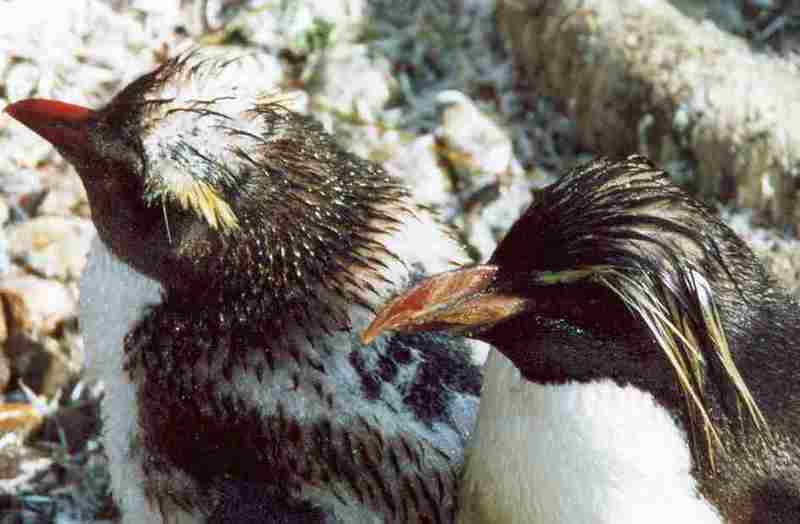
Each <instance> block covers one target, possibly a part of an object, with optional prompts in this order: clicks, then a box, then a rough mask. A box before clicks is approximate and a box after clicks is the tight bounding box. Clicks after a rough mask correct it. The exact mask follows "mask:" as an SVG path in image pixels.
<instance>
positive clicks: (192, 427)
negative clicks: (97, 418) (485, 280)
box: [6, 52, 480, 524]
mask: <svg viewBox="0 0 800 524" xmlns="http://www.w3.org/2000/svg"><path fill="white" fill-rule="evenodd" d="M237 64H238V62H237V61H230V60H224V59H218V58H209V57H208V56H205V55H204V53H202V52H194V53H189V54H186V55H182V56H180V57H178V58H175V59H172V60H170V61H168V62H166V63H165V64H164V65H162V66H160V67H159V68H158V69H156V70H155V71H153V72H152V73H149V74H146V75H144V76H142V77H141V78H139V79H138V80H136V81H134V82H133V83H131V84H130V85H129V86H127V87H126V88H125V89H123V90H122V91H121V92H120V93H119V94H118V95H117V96H116V97H115V98H114V99H113V100H111V102H109V103H108V104H107V105H106V106H105V107H103V108H102V109H99V110H97V111H92V110H88V109H85V108H81V107H78V106H71V105H68V104H63V103H60V102H52V101H46V100H27V101H22V102H18V103H15V104H13V105H11V106H9V107H8V108H7V109H6V111H7V112H9V113H10V114H11V115H12V116H14V117H15V118H17V119H18V120H20V121H21V122H23V123H24V124H26V125H27V126H29V127H30V128H32V129H33V130H34V131H36V132H37V133H39V134H40V135H41V136H43V137H44V138H46V139H48V140H49V141H51V142H52V143H53V144H54V145H55V146H56V147H57V148H58V150H59V151H60V152H61V153H62V154H63V155H64V156H65V157H66V158H67V159H68V160H69V161H70V162H71V163H72V164H73V165H74V166H75V167H76V168H77V170H78V173H79V175H80V176H81V178H82V180H83V182H84V185H85V186H86V190H87V194H88V197H89V202H90V205H91V208H92V216H93V221H94V223H95V225H96V226H97V230H98V233H99V237H100V239H101V241H102V244H101V245H98V246H97V249H96V250H95V251H94V252H93V254H92V259H91V260H90V264H89V270H87V275H86V276H85V277H84V279H83V281H82V284H81V292H82V298H81V301H82V311H81V323H82V326H83V329H84V331H85V333H86V336H87V340H88V341H89V345H90V346H93V347H92V348H91V349H93V350H94V351H95V352H97V353H98V354H100V355H101V356H102V358H98V359H97V360H98V362H99V364H98V371H97V373H98V374H99V375H100V378H103V379H104V380H106V381H107V382H108V383H109V386H108V387H107V393H106V399H105V400H104V404H103V406H104V414H105V416H106V434H105V443H106V448H107V451H108V453H109V456H110V462H111V471H112V481H113V484H114V489H115V495H116V497H117V499H118V501H119V502H120V503H121V505H122V506H123V508H122V509H123V521H124V522H126V523H133V522H148V521H152V520H157V519H159V518H160V519H162V520H164V521H165V522H166V521H170V522H171V521H173V520H175V519H178V520H180V519H185V520H180V521H181V522H184V521H191V522H215V523H219V522H251V523H256V522H261V523H265V524H266V523H273V522H276V523H277V522H374V521H382V522H445V523H446V522H451V521H452V520H453V518H454V514H455V510H456V507H457V500H456V493H455V491H456V490H455V483H456V478H457V475H458V472H459V471H460V465H461V462H462V448H463V444H464V441H465V439H466V436H467V434H468V432H469V429H470V428H471V424H472V421H473V419H474V415H475V414H476V411H477V394H478V389H479V387H480V372H479V369H478V367H477V366H476V365H475V364H474V363H473V362H472V360H471V358H470V351H471V350H470V348H469V347H468V346H467V345H465V343H463V342H460V341H457V340H455V339H451V338H447V337H441V336H436V337H431V336H422V337H420V336H398V337H388V338H387V339H385V340H379V341H377V342H376V343H375V344H374V348H375V350H376V351H373V352H362V351H360V349H361V343H360V340H359V338H358V336H357V334H356V333H354V332H353V330H358V329H361V328H363V327H364V325H365V324H366V323H367V322H368V321H369V319H371V318H372V316H373V313H372V310H373V308H374V306H375V305H376V304H377V302H378V301H379V300H380V299H381V297H382V296H385V295H386V293H387V292H388V290H389V289H390V287H391V286H393V285H403V284H405V283H408V282H410V281H411V280H412V279H414V278H419V277H420V276H421V274H424V273H427V272H430V271H433V270H441V269H443V268H445V267H446V264H447V260H448V259H449V258H451V257H457V256H458V255H459V250H458V249H457V246H456V245H455V243H454V242H452V240H451V239H450V238H449V237H448V235H447V234H446V233H445V232H444V231H443V230H442V229H441V226H440V225H439V224H438V223H437V222H436V221H435V220H433V219H432V217H431V216H430V214H429V213H428V211H427V210H424V209H421V208H419V207H417V206H415V205H414V203H413V202H412V201H411V199H410V198H409V195H408V192H407V191H406V189H405V188H404V187H403V185H402V183H400V182H399V181H398V180H396V179H394V178H392V177H390V176H389V175H387V174H386V173H385V172H384V171H383V170H382V169H381V168H380V167H379V166H377V165H375V164H373V163H370V162H367V161H365V160H363V159H360V158H358V157H356V156H354V155H352V154H350V153H348V152H346V151H345V150H344V149H343V148H342V147H340V146H339V145H338V144H337V143H336V142H335V140H334V139H333V138H332V137H331V136H330V135H328V134H327V133H325V132H324V130H323V129H322V127H321V126H320V124H319V123H318V122H316V121H315V120H313V119H312V118H310V117H307V116H303V115H301V114H298V113H296V112H294V111H292V110H290V109H289V108H288V107H287V106H288V102H287V101H286V100H282V99H281V98H280V97H276V96H269V95H265V94H264V93H261V92H258V90H253V89H249V87H253V86H249V87H248V85H249V83H250V82H251V79H250V80H248V79H243V78H241V77H239V78H238V83H237V82H236V81H234V82H233V83H231V81H230V78H229V79H228V81H227V82H226V81H225V80H224V78H225V76H226V74H228V73H229V71H230V68H234V67H237ZM229 76H230V75H229ZM415 228H416V229H415ZM418 233H419V234H418ZM415 236H422V237H424V240H421V241H422V242H426V243H427V245H426V246H425V248H426V250H430V249H431V248H432V247H433V248H435V251H433V252H431V251H425V252H424V253H421V254H417V253H416V251H415V248H414V245H413V243H414V242H415V241H416V239H415V238H414V237H415ZM430 242H434V245H433V246H431V245H430ZM436 243H441V244H440V245H438V246H437V245H436ZM108 251H110V254H108V253H107V252H108ZM92 261H94V262H92ZM139 285H141V286H143V287H144V288H146V289H148V290H150V289H153V288H156V289H157V290H158V292H159V293H160V296H161V299H160V300H157V301H156V302H155V303H148V302H147V300H148V299H147V298H146V297H150V296H152V293H151V294H150V295H146V296H145V294H141V296H140V294H137V293H136V292H135V291H136V289H137V287H138V286H139ZM119 296H124V297H126V299H125V300H124V301H123V303H122V304H115V305H113V306H108V308H110V309H111V310H112V312H113V311H116V313H113V314H114V315H115V316H114V317H112V318H113V319H114V320H113V321H112V322H111V325H109V324H108V322H107V321H106V320H105V317H104V315H106V313H105V312H104V310H105V309H106V307H105V304H104V301H109V302H115V301H116V300H117V297H119ZM129 296H132V297H133V298H132V299H130V300H128V298H127V297H129ZM126 301H127V302H126ZM117 318H121V319H123V320H116V319H117ZM119 322H127V323H128V324H125V325H123V326H121V327H120V326H118V325H117V324H118V323H119ZM106 331H108V332H109V333H112V334H114V333H117V332H119V336H117V335H110V337H111V338H110V340H107V338H108V337H107V336H106ZM114 337H117V338H114ZM423 344H424V345H429V346H430V348H429V349H430V351H431V353H430V356H426V354H425V352H423V351H422V350H421V345H423ZM120 355H121V356H120ZM454 369H456V370H459V371H458V373H456V374H451V372H452V371H453V370H454ZM128 410H129V412H128Z"/></svg>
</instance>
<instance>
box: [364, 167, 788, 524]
mask: <svg viewBox="0 0 800 524" xmlns="http://www.w3.org/2000/svg"><path fill="white" fill-rule="evenodd" d="M383 329H389V330H396V331H400V332H420V331H431V330H444V331H453V332H460V333H468V334H470V336H474V337H476V338H479V339H481V340H485V341H487V342H489V343H491V344H492V345H494V346H495V347H496V348H497V349H498V350H499V351H500V352H502V354H503V355H505V356H506V357H507V358H508V359H510V361H511V362H513V365H514V366H515V367H516V368H517V369H518V370H519V372H520V373H521V375H522V377H523V379H524V380H525V381H527V382H529V383H531V384H539V385H545V386H557V385H560V384H586V385H589V384H594V383H599V382H600V381H603V380H609V379H610V380H611V381H613V382H614V383H616V384H618V385H619V386H620V387H626V386H631V385H632V386H634V387H635V388H637V389H639V390H641V391H644V392H647V393H649V394H650V395H652V397H653V398H654V399H655V401H656V402H657V403H658V404H659V405H661V406H663V407H664V408H665V409H667V411H668V412H669V413H670V414H671V416H672V417H674V418H675V419H676V420H677V421H678V422H679V426H680V427H681V428H682V429H683V430H684V431H685V433H686V438H687V440H688V443H689V447H690V450H691V452H692V457H693V461H692V470H691V475H692V476H693V477H694V478H695V480H696V490H697V493H698V496H700V497H702V498H704V499H705V500H708V501H709V502H710V503H711V504H712V505H713V506H714V507H715V508H716V511H718V512H719V513H720V515H721V516H722V518H723V520H724V522H731V523H751V522H794V521H797V520H798V519H800V379H798V377H800V363H799V362H800V361H799V360H798V359H799V358H800V343H799V342H798V341H800V306H798V304H797V301H796V300H795V299H794V298H793V297H791V296H789V295H788V294H787V293H786V292H785V291H784V290H783V289H781V288H780V286H778V285H777V284H776V283H775V282H774V281H773V279H772V278H771V277H770V276H769V275H768V274H767V272H766V270H765V269H764V267H763V265H762V264H761V262H760V261H759V260H758V259H757V258H756V256H755V255H754V254H753V253H752V251H751V250H750V249H749V248H748V247H747V246H746V245H745V243H744V242H742V241H741V240H740V239H739V238H738V237H737V236H736V235H735V234H734V233H733V231H731V230H730V228H728V227H727V226H726V225H725V224H723V223H722V222H721V221H720V219H719V218H718V217H717V216H716V214H715V213H714V212H713V211H712V210H710V209H709V208H707V207H706V206H705V205H703V204H702V203H700V202H698V201H697V200H695V199H694V198H693V197H691V196H690V195H688V194H687V193H685V192H684V191H683V190H681V189H680V188H678V187H677V186H676V185H674V184H673V183H672V182H671V181H670V180H669V177H668V175H667V174H666V173H664V172H662V171H660V170H658V169H656V168H655V167H654V166H653V165H652V164H651V163H650V162H649V161H647V160H646V159H644V158H642V157H630V158H628V159H626V160H623V161H610V160H604V159H603V160H598V161H594V162H592V163H589V164H586V165H582V166H579V167H577V168H575V169H573V170H571V171H570V172H568V173H566V174H565V175H564V177H563V178H561V179H560V180H559V181H558V182H556V183H555V184H553V185H551V186H549V187H547V188H545V189H544V190H542V191H541V193H540V194H538V195H537V197H536V199H535V201H534V203H533V205H532V206H531V207H530V208H529V209H528V210H527V211H526V212H525V213H524V215H523V216H522V217H520V219H519V220H518V221H517V222H516V223H515V224H514V225H513V227H512V228H511V230H510V231H509V232H508V234H507V235H506V236H505V238H504V239H503V240H502V241H501V242H500V244H499V245H498V247H497V249H496V251H495V252H494V254H493V255H492V257H491V258H490V260H489V261H488V262H487V263H486V265H483V266H477V267H474V268H468V269H464V270H458V271H455V272H451V273H446V274H443V275H439V276H437V277H433V278H432V279H430V280H425V281H423V282H422V283H421V284H418V285H417V286H416V287H414V288H412V289H410V290H409V291H407V292H406V293H404V294H403V295H401V296H400V297H398V298H396V299H395V300H394V301H393V302H391V303H390V304H389V305H388V306H387V307H386V309H385V310H384V311H383V312H381V313H379V317H378V320H376V322H375V324H373V326H371V327H370V328H369V330H368V331H367V332H366V338H367V339H369V338H370V337H371V336H373V335H374V334H376V333H378V332H379V331H381V330H383ZM487 380H489V379H487ZM512 401H513V400H511V397H509V402H512ZM521 409H524V407H522V408H521ZM497 423H498V424H501V423H502V420H498V421H497ZM633 431H636V429H635V427H634V429H633ZM531 438H532V439H533V438H534V437H533V436H532V437H531ZM587 465H588V464H587ZM470 474H474V475H479V473H470V472H469V471H468V472H467V475H468V476H469V475H470ZM518 481H519V482H525V479H518ZM587 488H588V486H587ZM597 518H599V519H601V517H599V516H598V517H597Z"/></svg>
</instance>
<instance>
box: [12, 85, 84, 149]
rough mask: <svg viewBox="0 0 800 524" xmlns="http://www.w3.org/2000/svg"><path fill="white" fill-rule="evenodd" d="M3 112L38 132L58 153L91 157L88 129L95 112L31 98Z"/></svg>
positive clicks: (71, 105) (53, 101) (62, 103)
mask: <svg viewBox="0 0 800 524" xmlns="http://www.w3.org/2000/svg"><path fill="white" fill-rule="evenodd" d="M5 112H6V113H8V114H9V115H11V116H12V117H13V118H15V119H16V120H18V121H19V122H21V123H22V124H24V125H25V126H26V127H28V128H29V129H30V130H31V131H33V132H34V133H36V134H38V135H39V136H41V137H42V138H44V139H45V140H47V141H48V142H50V143H51V144H53V145H54V146H55V147H56V149H58V150H59V152H62V153H66V154H67V155H69V156H71V157H72V158H76V159H79V160H88V159H89V157H90V156H91V150H92V148H91V145H90V142H89V128H90V126H91V123H93V122H95V121H96V118H97V113H96V112H95V111H92V110H91V109H87V108H85V107H81V106H76V105H73V104H67V103H64V102H57V101H55V100H43V99H40V98H31V99H28V100H22V101H20V102H16V103H13V104H11V105H9V106H6V108H5Z"/></svg>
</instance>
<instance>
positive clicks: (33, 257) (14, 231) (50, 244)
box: [6, 216, 95, 281]
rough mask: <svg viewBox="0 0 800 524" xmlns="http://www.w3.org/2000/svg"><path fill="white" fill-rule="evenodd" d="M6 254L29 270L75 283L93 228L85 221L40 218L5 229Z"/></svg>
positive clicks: (60, 217) (49, 217)
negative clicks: (7, 252)
mask: <svg viewBox="0 0 800 524" xmlns="http://www.w3.org/2000/svg"><path fill="white" fill-rule="evenodd" d="M6 235H7V239H8V251H9V254H10V255H11V257H12V258H13V259H16V260H19V261H21V262H22V264H23V265H24V266H25V267H26V268H27V269H28V270H30V271H32V272H33V273H35V274H37V275H41V276H44V277H48V278H56V279H59V280H62V281H66V280H76V279H77V278H78V277H79V276H80V274H81V271H83V268H84V266H85V265H86V255H87V253H88V252H89V246H90V245H91V241H92V238H94V235H95V229H94V225H93V224H92V222H91V220H89V219H86V218H77V217H65V216H40V217H36V218H33V219H31V220H28V221H25V222H21V223H18V224H14V225H12V226H10V227H8V228H7V229H6Z"/></svg>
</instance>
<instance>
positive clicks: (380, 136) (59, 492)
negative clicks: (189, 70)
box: [0, 0, 800, 524]
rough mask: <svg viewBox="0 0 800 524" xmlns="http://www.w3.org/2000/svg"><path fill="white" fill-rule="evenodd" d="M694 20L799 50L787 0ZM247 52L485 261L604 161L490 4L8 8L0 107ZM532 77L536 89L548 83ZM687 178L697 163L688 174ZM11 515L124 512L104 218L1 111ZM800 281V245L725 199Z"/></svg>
mask: <svg viewBox="0 0 800 524" xmlns="http://www.w3.org/2000/svg"><path fill="white" fill-rule="evenodd" d="M676 4H681V8H682V9H683V10H684V12H686V13H687V15H689V16H696V17H703V18H708V19H709V20H712V21H713V22H714V23H717V24H718V25H720V26H721V27H723V28H724V29H726V30H728V31H731V32H733V33H735V34H739V35H741V36H743V37H745V38H748V39H749V40H750V41H751V42H752V44H753V46H754V48H756V49H758V51H759V52H774V53H779V54H783V55H785V56H787V57H789V58H791V56H792V54H793V53H796V52H797V51H798V50H800V45H798V42H800V38H798V29H800V11H798V10H797V9H796V8H794V7H792V6H793V5H794V4H793V3H792V2H790V1H785V2H781V1H780V0H741V1H736V0H717V1H709V2H696V1H694V2H691V1H688V0H683V1H680V2H678V1H677V0H676ZM196 45H205V46H211V47H213V48H215V49H217V50H219V52H221V53H225V54H239V55H248V56H250V57H251V58H252V62H253V67H254V70H253V74H252V75H251V76H249V77H248V78H243V79H242V81H248V82H263V83H264V86H265V88H269V89H275V90H281V91H286V92H289V93H290V96H291V97H292V98H293V100H294V102H295V106H296V107H299V108H301V110H304V111H308V112H310V113H312V114H314V115H315V116H316V117H318V118H319V119H320V120H321V121H322V122H323V123H324V124H325V125H326V126H327V127H328V128H329V129H330V130H331V131H333V132H334V133H336V135H337V136H338V137H339V138H340V139H341V140H342V142H343V143H345V144H346V145H347V146H348V147H350V148H351V149H352V150H354V151H356V152H357V153H359V154H361V155H362V156H365V157H368V158H371V159H373V160H375V161H377V162H381V163H382V164H383V165H384V166H385V167H386V168H387V169H388V170H390V171H391V172H392V173H395V174H396V175H398V176H401V177H403V178H404V179H406V180H407V181H408V183H409V184H410V185H411V186H412V187H413V188H414V190H415V192H416V195H417V197H418V198H419V199H420V200H421V201H423V202H426V203H428V204H430V205H432V206H435V207H438V208H439V209H440V210H441V212H442V214H443V216H444V217H445V219H446V220H448V221H449V222H451V223H453V224H454V225H455V226H456V227H457V229H458V231H459V232H460V234H461V235H462V238H463V240H464V241H465V243H466V244H467V245H468V247H469V249H470V250H471V253H472V255H473V256H474V257H475V258H477V259H480V258H485V257H486V256H487V255H488V254H489V253H490V252H491V251H492V249H493V248H494V245H495V243H496V241H497V239H498V238H499V237H500V236H501V235H502V234H503V232H504V231H505V230H506V229H507V228H508V226H509V225H510V224H511V223H512V222H513V221H514V219H515V218H516V217H517V216H518V214H519V213H520V211H521V210H522V209H524V208H525V206H527V204H528V203H529V202H530V200H531V198H532V196H531V192H532V191H533V190H535V188H537V187H541V186H543V185H545V184H547V183H548V182H550V181H552V180H553V179H554V177H555V175H556V174H557V173H558V172H559V171H560V170H561V169H563V168H564V167H567V166H569V165H571V164H573V163H575V162H576V161H579V160H581V159H584V158H589V157H590V156H592V155H593V154H595V153H601V152H591V151H582V150H581V148H580V146H579V145H578V144H576V143H575V140H574V137H573V135H574V133H573V129H574V124H573V123H572V122H570V121H569V120H568V119H567V118H565V117H564V116H562V115H560V114H559V113H558V112H557V111H555V109H554V107H553V104H552V103H551V102H550V101H549V100H547V99H544V98H534V97H532V96H530V95H527V96H523V95H521V94H520V93H522V92H528V93H529V92H531V91H532V89H531V86H522V85H520V81H519V80H518V78H519V77H518V76H516V75H515V68H514V66H513V64H512V63H511V62H510V58H509V55H508V54H507V52H506V50H505V49H504V47H503V42H502V38H501V37H500V35H498V34H497V32H496V30H495V24H494V19H493V2H492V1H490V0H461V1H459V0H436V1H432V0H405V1H402V2H397V1H394V2H393V1H391V0H372V1H367V0H336V1H329V2H314V1H312V0H294V1H292V0H290V1H278V0H275V1H269V0H261V1H258V0H251V1H246V0H217V1H213V0H212V1H208V2H202V1H198V2H186V1H180V0H159V1H155V0H72V1H69V2H53V1H51V0H14V1H0V106H4V105H5V104H6V103H8V102H10V101H15V100H19V99H21V98H26V97H31V96H36V97H47V98H56V99H61V100H65V101H69V102H72V103H77V104H83V105H88V106H98V105H100V104H102V103H103V102H104V101H106V100H108V99H109V98H110V96H111V95H112V94H113V93H114V92H116V91H117V90H118V89H120V88H121V87H122V86H124V85H125V84H126V83H127V82H129V81H130V80H132V79H133V78H134V77H135V76H136V75H137V74H139V73H141V72H143V71H146V70H148V69H150V68H151V67H153V66H154V65H155V64H156V63H158V62H159V61H161V60H163V58H164V57H165V56H168V55H172V54H174V53H177V52H180V51H181V50H185V49H187V48H189V47H191V46H196ZM534 87H535V86H534ZM678 175H684V174H681V173H679V174H678ZM0 194H1V195H2V197H3V198H2V199H0V224H2V226H3V227H2V230H1V231H0V300H1V301H2V308H1V309H0V391H2V392H3V395H4V397H3V399H4V403H2V404H0V524H5V523H11V522H63V523H66V522H89V521H111V520H113V519H114V518H115V509H114V506H113V504H112V503H111V500H110V498H109V496H108V493H107V475H106V472H105V468H104V458H103V455H102V450H101V449H100V446H99V444H98V441H97V426H98V421H97V418H96V405H97V399H98V398H99V396H100V395H101V394H102V384H96V383H93V382H92V381H90V380H88V379H86V378H85V377H84V376H83V374H82V370H83V369H84V367H85V365H86V363H87V361H88V360H90V359H91V355H86V354H85V353H84V351H83V346H82V342H81V338H80V335H79V330H78V325H77V320H76V304H77V292H78V291H77V280H78V278H79V276H80V273H81V271H82V269H83V266H84V264H85V261H86V252H87V250H88V246H89V242H90V240H91V239H92V237H93V235H94V227H93V225H92V223H91V221H90V219H89V216H90V213H89V209H88V206H87V202H86V196H85V193H84V190H83V188H82V187H81V184H80V181H79V179H78V177H77V176H76V175H75V173H74V172H73V171H72V170H71V168H68V166H67V165H66V164H65V163H64V161H63V160H62V159H61V158H60V157H59V156H58V155H57V154H56V153H54V152H53V150H52V149H51V148H50V146H49V145H48V144H46V143H45V142H44V141H42V140H41V139H39V138H38V137H37V136H35V135H33V134H32V133H31V132H29V131H28V130H26V129H24V128H23V127H22V126H21V125H19V124H17V123H15V122H12V121H11V119H9V118H7V117H3V118H0ZM720 212H721V213H722V214H723V216H724V217H726V220H727V221H728V222H729V223H730V224H731V225H732V226H733V227H734V228H735V229H736V230H737V232H739V233H740V234H741V235H742V236H744V237H745V238H747V239H748V241H750V243H751V245H753V246H754V248H755V249H756V250H757V251H758V252H759V253H761V254H762V255H764V256H765V258H766V260H767V261H768V263H769V265H770V266H771V267H772V269H773V270H774V271H775V272H776V274H777V275H778V276H779V278H780V279H781V280H782V281H784V282H785V283H786V284H787V285H788V286H790V287H791V289H793V290H794V291H795V292H797V291H798V290H800V284H798V282H800V271H799V270H798V268H800V254H798V253H800V250H799V249H798V244H797V242H796V241H795V240H794V239H792V238H788V237H786V236H785V235H784V234H782V232H778V231H772V230H769V229H764V228H756V227H754V226H753V225H752V224H751V220H750V219H749V216H750V215H749V214H748V211H747V210H731V209H721V210H720Z"/></svg>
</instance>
